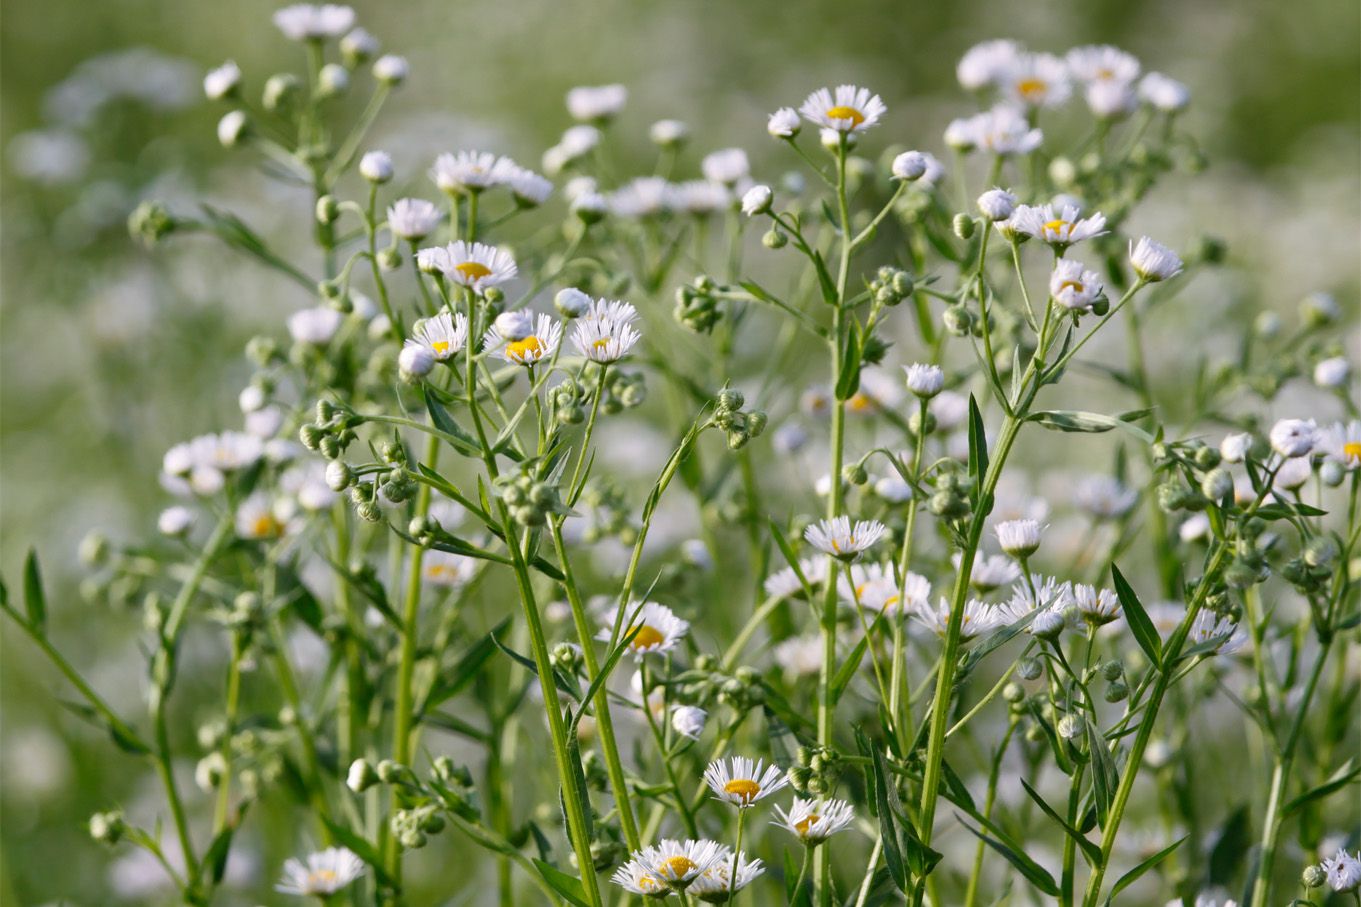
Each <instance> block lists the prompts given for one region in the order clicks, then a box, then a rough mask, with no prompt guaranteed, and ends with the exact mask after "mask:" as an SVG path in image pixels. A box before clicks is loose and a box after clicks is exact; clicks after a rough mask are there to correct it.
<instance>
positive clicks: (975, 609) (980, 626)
mask: <svg viewBox="0 0 1361 907" xmlns="http://www.w3.org/2000/svg"><path fill="white" fill-rule="evenodd" d="M912 617H913V619H914V620H916V621H917V622H918V623H920V624H921V625H922V626H924V627H926V628H927V629H928V630H930V631H931V632H932V633H935V634H936V635H937V636H942V637H943V636H944V635H945V633H946V631H947V630H948V629H949V627H950V603H949V602H947V601H946V600H945V599H943V598H942V599H941V600H940V607H939V608H932V607H931V606H930V605H924V606H923V607H920V608H918V609H916V610H915V611H913V612H912ZM1004 623H1006V615H1004V614H1003V613H1002V612H1001V611H1000V610H999V609H997V608H995V607H993V606H992V605H989V604H987V603H985V602H981V601H979V600H978V599H976V598H971V599H969V601H968V602H967V603H966V604H965V605H964V613H963V615H962V616H961V619H960V625H959V627H960V630H959V638H960V639H973V638H974V637H976V636H982V635H983V634H984V633H987V632H988V631H989V630H993V629H996V628H997V627H999V626H1001V625H1002V624H1004Z"/></svg>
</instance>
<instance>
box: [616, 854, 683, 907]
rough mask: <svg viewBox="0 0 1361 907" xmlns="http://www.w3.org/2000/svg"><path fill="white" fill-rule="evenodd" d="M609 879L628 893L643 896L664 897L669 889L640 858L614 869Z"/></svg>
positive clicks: (668, 893) (669, 891)
mask: <svg viewBox="0 0 1361 907" xmlns="http://www.w3.org/2000/svg"><path fill="white" fill-rule="evenodd" d="M610 881H611V882H613V883H614V884H616V885H618V886H619V887H620V888H622V889H624V890H625V891H627V892H629V893H630V894H641V895H642V896H643V897H645V898H657V899H661V898H665V897H668V896H670V894H671V889H670V888H668V887H667V885H666V883H665V882H663V881H662V880H661V879H660V878H658V877H657V876H656V875H654V874H653V873H652V871H651V870H649V869H648V868H647V867H646V866H644V865H643V861H642V860H641V859H634V860H629V861H628V862H627V863H625V864H624V865H623V866H620V867H619V868H618V869H616V870H615V871H614V875H612V876H610Z"/></svg>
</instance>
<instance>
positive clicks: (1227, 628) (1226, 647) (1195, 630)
mask: <svg viewBox="0 0 1361 907" xmlns="http://www.w3.org/2000/svg"><path fill="white" fill-rule="evenodd" d="M1187 639H1188V640H1190V642H1191V644H1192V645H1200V644H1202V643H1207V642H1212V641H1214V640H1221V641H1220V642H1219V644H1218V645H1216V646H1215V648H1214V653H1215V654H1216V655H1229V654H1231V653H1233V652H1237V651H1238V650H1239V649H1241V648H1242V647H1243V644H1244V643H1246V642H1247V641H1248V635H1247V634H1246V633H1244V632H1243V631H1242V630H1240V629H1238V624H1236V623H1234V622H1233V621H1231V620H1229V619H1228V618H1227V617H1220V616H1219V615H1218V614H1216V613H1214V612H1213V611H1201V612H1200V613H1199V614H1197V615H1196V619H1195V620H1194V621H1192V622H1191V633H1190V635H1189V636H1188V637H1187Z"/></svg>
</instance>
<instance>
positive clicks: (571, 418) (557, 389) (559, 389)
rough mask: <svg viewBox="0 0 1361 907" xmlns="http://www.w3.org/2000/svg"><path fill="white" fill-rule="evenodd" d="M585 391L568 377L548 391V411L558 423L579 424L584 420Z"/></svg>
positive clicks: (586, 395) (586, 397)
mask: <svg viewBox="0 0 1361 907" xmlns="http://www.w3.org/2000/svg"><path fill="white" fill-rule="evenodd" d="M588 399H589V397H588V394H587V393H586V391H585V390H584V389H583V388H582V387H581V385H579V384H577V382H576V381H574V380H572V379H571V378H568V379H567V380H565V381H563V382H562V383H561V384H558V385H555V386H554V387H552V388H551V389H550V390H549V391H548V407H549V412H551V413H552V414H553V419H554V421H556V422H557V423H558V424H559V425H580V424H581V423H582V422H585V421H586V402H587V400H588Z"/></svg>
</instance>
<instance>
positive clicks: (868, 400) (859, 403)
mask: <svg viewBox="0 0 1361 907" xmlns="http://www.w3.org/2000/svg"><path fill="white" fill-rule="evenodd" d="M847 403H848V404H849V405H850V407H851V410H852V411H854V412H857V413H863V412H864V411H865V410H867V409H872V408H873V407H874V398H873V397H871V396H870V395H869V394H865V393H859V394H856V395H855V396H854V397H852V398H851V399H850V400H848V401H847Z"/></svg>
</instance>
